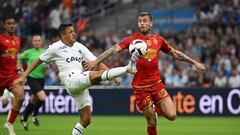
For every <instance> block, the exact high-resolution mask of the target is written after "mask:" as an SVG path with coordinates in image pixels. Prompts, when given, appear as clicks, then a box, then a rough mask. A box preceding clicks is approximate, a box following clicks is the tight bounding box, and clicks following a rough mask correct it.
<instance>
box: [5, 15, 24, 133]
mask: <svg viewBox="0 0 240 135" xmlns="http://www.w3.org/2000/svg"><path fill="white" fill-rule="evenodd" d="M3 28H4V33H3V34H0V65H1V66H0V82H1V83H0V96H2V94H3V92H4V89H8V90H9V91H11V93H13V95H14V99H13V103H12V108H11V110H10V113H9V116H8V119H7V122H6V123H5V125H4V127H5V128H6V129H7V130H8V132H9V135H15V131H14V128H13V123H14V121H15V119H16V118H17V116H18V114H19V111H20V109H21V106H22V103H23V100H24V89H23V86H22V85H16V86H15V87H13V85H12V83H13V81H14V80H15V79H16V78H18V77H19V75H18V70H20V68H19V69H18V66H17V65H18V64H17V61H18V56H17V55H18V51H19V49H20V43H21V39H20V38H19V37H17V36H15V35H14V32H15V29H16V22H15V19H14V18H13V17H11V16H8V17H5V18H4V19H3Z"/></svg>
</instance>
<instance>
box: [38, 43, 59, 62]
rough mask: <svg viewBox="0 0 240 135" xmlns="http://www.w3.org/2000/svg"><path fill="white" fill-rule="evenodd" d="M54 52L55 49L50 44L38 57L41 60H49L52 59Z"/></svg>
mask: <svg viewBox="0 0 240 135" xmlns="http://www.w3.org/2000/svg"><path fill="white" fill-rule="evenodd" d="M54 52H56V50H55V49H54V47H52V46H51V45H50V46H49V47H48V49H47V50H46V51H45V52H43V53H42V54H41V55H40V56H39V59H40V60H42V61H43V62H47V63H48V62H51V61H52V60H53V55H54Z"/></svg>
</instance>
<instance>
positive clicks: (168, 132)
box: [0, 115, 240, 135]
mask: <svg viewBox="0 0 240 135" xmlns="http://www.w3.org/2000/svg"><path fill="white" fill-rule="evenodd" d="M39 119H40V126H39V127H36V126H34V125H33V124H32V122H31V117H30V119H29V120H30V121H29V130H28V131H24V129H23V128H22V126H21V124H20V122H19V121H20V120H19V118H18V119H17V121H16V123H15V131H16V133H17V135H70V134H71V131H72V128H73V126H74V125H75V124H76V122H77V121H78V120H79V116H73V115H63V116H60V115H56V116H55V115H40V116H39ZM5 120H6V115H0V126H1V127H0V135H8V134H7V132H6V130H5V129H4V128H3V124H4V122H5ZM158 134H159V135H240V117H178V118H177V120H176V121H173V122H171V121H168V120H166V119H164V118H162V117H159V118H158ZM84 135H147V133H146V122H145V118H144V117H143V116H93V117H92V123H91V125H90V126H89V127H88V128H87V129H86V130H85V131H84Z"/></svg>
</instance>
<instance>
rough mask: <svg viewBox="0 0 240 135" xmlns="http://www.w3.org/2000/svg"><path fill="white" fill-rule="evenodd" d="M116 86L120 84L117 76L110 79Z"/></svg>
mask: <svg viewBox="0 0 240 135" xmlns="http://www.w3.org/2000/svg"><path fill="white" fill-rule="evenodd" d="M112 81H113V82H114V84H115V85H116V86H119V85H120V80H119V79H118V78H115V79H113V80H112Z"/></svg>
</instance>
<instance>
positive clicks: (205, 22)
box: [0, 0, 240, 88]
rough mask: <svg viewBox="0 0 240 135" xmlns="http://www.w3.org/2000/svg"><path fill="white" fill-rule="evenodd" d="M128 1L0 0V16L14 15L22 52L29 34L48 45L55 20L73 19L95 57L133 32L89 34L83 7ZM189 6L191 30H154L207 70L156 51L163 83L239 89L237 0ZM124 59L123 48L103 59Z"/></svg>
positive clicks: (52, 77) (52, 76) (111, 62)
mask: <svg viewBox="0 0 240 135" xmlns="http://www.w3.org/2000/svg"><path fill="white" fill-rule="evenodd" d="M128 2H130V3H132V2H134V0H122V1H121V2H119V0H101V1H100V0H41V1H31V0H8V1H0V4H1V7H0V17H2V16H3V15H4V14H8V13H9V12H10V11H12V12H14V13H15V14H16V18H17V35H19V36H21V37H22V40H23V44H22V51H24V50H26V49H28V48H29V47H31V35H33V34H36V33H39V34H41V35H42V38H43V39H44V47H45V48H47V46H48V45H49V44H51V43H52V42H53V41H56V40H57V28H58V26H59V24H61V23H73V24H75V29H76V33H77V35H78V37H77V40H78V41H80V42H81V43H83V44H85V45H86V46H87V47H88V48H89V49H90V50H91V51H92V52H93V53H94V54H95V55H96V56H98V55H99V54H101V53H102V52H103V51H104V50H106V49H108V48H110V47H111V46H112V45H114V44H116V43H117V42H119V41H120V40H121V39H122V38H123V37H125V36H127V35H130V34H132V33H133V32H134V31H136V30H134V29H126V30H125V31H124V32H121V33H114V32H107V33H105V34H104V35H103V36H102V37H96V36H94V35H93V34H91V33H90V32H89V29H91V26H90V24H89V19H91V18H89V17H88V16H89V14H90V12H88V11H95V9H101V11H100V12H103V13H104V8H109V7H111V6H115V4H116V3H118V4H119V3H120V4H124V3H128ZM103 5H105V6H103ZM106 5H107V6H106ZM192 6H194V8H195V9H196V11H195V17H194V19H195V20H194V23H193V24H192V26H191V28H189V29H187V30H186V31H182V32H174V31H168V32H164V33H161V30H160V32H159V33H158V34H160V35H162V36H163V37H164V38H166V39H167V40H168V41H169V42H170V43H171V44H172V46H174V48H176V49H178V50H181V51H183V52H184V53H185V54H187V55H188V56H191V57H193V58H194V59H197V60H199V61H201V62H202V63H204V64H205V66H206V68H207V72H206V73H205V74H201V75H200V74H198V73H197V72H196V70H194V69H193V67H191V66H189V65H186V64H185V63H181V62H176V61H175V60H173V59H172V58H171V57H169V56H167V55H165V54H163V53H160V55H159V57H160V61H159V67H160V71H161V74H162V79H163V80H164V82H165V84H166V86H167V87H206V88H207V87H240V27H239V26H240V0H205V1H204V2H203V1H199V2H198V1H193V2H192ZM102 7H104V8H102ZM103 16H104V15H103ZM158 31H159V30H158ZM128 60H129V55H128V52H127V51H124V52H123V53H121V54H119V55H116V56H112V57H111V58H109V59H107V60H106V61H105V63H106V64H107V65H108V66H109V67H115V66H120V65H125V64H126V63H127V62H128ZM131 80H132V78H131V76H130V75H127V76H124V77H122V78H121V82H122V83H121V85H122V86H130V85H131ZM46 84H47V85H59V84H60V81H59V80H58V78H57V75H56V68H55V67H54V66H53V67H50V68H49V70H48V75H47V78H46ZM107 84H109V85H111V83H107Z"/></svg>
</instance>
